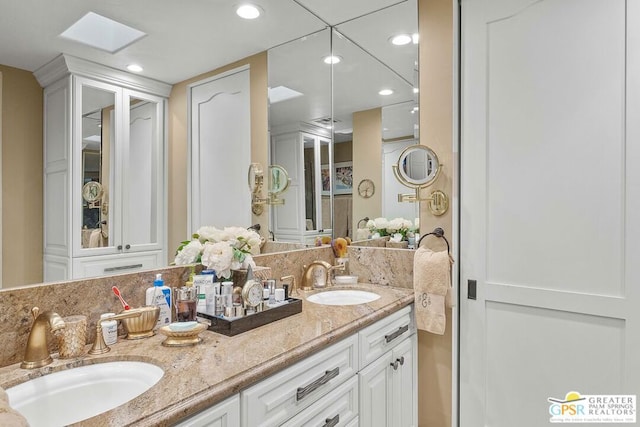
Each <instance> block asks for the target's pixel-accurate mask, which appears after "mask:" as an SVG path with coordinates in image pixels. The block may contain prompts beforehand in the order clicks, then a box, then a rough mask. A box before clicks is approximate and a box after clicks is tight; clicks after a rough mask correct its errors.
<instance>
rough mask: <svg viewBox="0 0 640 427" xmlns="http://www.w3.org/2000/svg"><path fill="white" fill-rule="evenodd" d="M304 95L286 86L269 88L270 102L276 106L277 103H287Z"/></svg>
mask: <svg viewBox="0 0 640 427" xmlns="http://www.w3.org/2000/svg"><path fill="white" fill-rule="evenodd" d="M302 95H304V94H302V93H300V92H298V91H296V90H293V89H290V88H288V87H286V86H276V87H270V88H269V102H270V103H271V104H275V103H276V102H281V101H286V100H287V99H292V98H297V97H299V96H302Z"/></svg>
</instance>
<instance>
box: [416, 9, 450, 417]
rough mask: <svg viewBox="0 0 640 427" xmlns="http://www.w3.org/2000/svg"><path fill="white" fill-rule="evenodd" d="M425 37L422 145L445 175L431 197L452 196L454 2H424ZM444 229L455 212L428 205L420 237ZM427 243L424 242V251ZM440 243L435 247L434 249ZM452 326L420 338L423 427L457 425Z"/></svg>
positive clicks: (422, 33)
mask: <svg viewBox="0 0 640 427" xmlns="http://www.w3.org/2000/svg"><path fill="white" fill-rule="evenodd" d="M418 26H419V32H420V144H423V145H427V146H429V147H431V148H432V149H433V150H434V151H435V152H436V154H437V155H438V158H439V160H440V162H441V163H442V164H444V167H443V170H442V173H441V175H440V177H439V178H438V180H437V181H436V183H435V184H434V185H433V186H431V187H429V192H430V191H433V190H436V189H438V190H442V191H444V192H445V193H446V194H447V195H448V196H451V194H452V188H453V187H452V177H453V173H454V170H453V141H452V138H453V133H452V131H453V3H452V2H451V1H450V0H419V2H418ZM435 227H442V228H443V229H444V230H445V235H447V236H449V240H451V239H450V238H451V235H452V233H451V227H452V212H451V210H449V211H448V212H447V213H446V214H445V215H442V216H440V217H435V216H433V215H432V214H431V213H430V212H429V210H428V208H427V204H426V203H421V205H420V231H421V233H426V232H429V231H432V230H433V229H434V228H435ZM425 244H427V242H423V245H425ZM437 244H438V243H437V242H433V243H432V245H433V249H441V248H442V247H437V246H436V245H437ZM451 329H452V323H451V310H450V309H448V310H447V329H446V333H445V335H442V336H440V335H433V334H430V333H428V332H419V333H418V359H419V363H418V384H419V390H418V408H419V414H418V418H419V424H420V425H421V426H429V427H440V426H442V427H445V426H450V425H451V402H452V400H451V380H452V376H451V373H452V363H451V357H452V344H453V343H452V333H451Z"/></svg>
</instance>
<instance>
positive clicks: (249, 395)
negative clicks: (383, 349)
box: [241, 335, 358, 427]
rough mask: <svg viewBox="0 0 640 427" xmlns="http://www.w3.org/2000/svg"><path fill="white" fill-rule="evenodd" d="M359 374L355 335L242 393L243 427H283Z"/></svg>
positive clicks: (352, 408) (332, 394)
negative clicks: (279, 426) (281, 426)
mask: <svg viewBox="0 0 640 427" xmlns="http://www.w3.org/2000/svg"><path fill="white" fill-rule="evenodd" d="M357 372H358V340H357V335H353V336H351V337H349V338H346V339H344V340H342V341H340V342H338V343H336V344H334V345H332V346H331V347H329V348H326V349H324V350H322V351H320V352H318V353H316V354H314V355H313V356H310V357H307V358H306V359H304V360H302V361H300V362H298V363H296V364H294V365H292V366H290V367H288V368H287V369H285V370H283V371H280V372H278V373H277V374H275V375H272V376H271V377H269V378H267V379H265V380H263V381H261V382H259V383H258V384H256V385H254V386H251V387H249V388H248V389H246V390H244V391H242V393H241V408H242V417H241V418H242V426H243V427H255V426H278V425H281V424H282V423H283V422H284V421H286V420H288V419H290V418H291V417H293V416H295V415H296V414H298V413H300V412H301V411H302V410H303V409H305V408H308V407H309V406H311V405H312V404H314V403H315V402H316V401H318V399H320V398H321V397H323V396H325V395H327V394H330V395H331V396H333V397H335V396H334V393H335V389H336V387H337V386H339V385H340V384H342V383H344V382H345V381H347V380H348V379H350V378H353V377H355V375H356V374H357ZM350 397H353V394H351V395H350ZM355 409H356V408H354V407H353V406H351V410H355ZM355 412H356V414H357V410H355ZM354 415H355V414H354Z"/></svg>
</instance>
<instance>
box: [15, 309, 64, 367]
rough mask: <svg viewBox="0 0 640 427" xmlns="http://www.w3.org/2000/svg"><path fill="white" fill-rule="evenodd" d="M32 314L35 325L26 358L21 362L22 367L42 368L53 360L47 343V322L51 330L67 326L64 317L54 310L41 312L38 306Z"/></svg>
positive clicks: (25, 352) (30, 333)
mask: <svg viewBox="0 0 640 427" xmlns="http://www.w3.org/2000/svg"><path fill="white" fill-rule="evenodd" d="M31 314H32V315H33V326H31V332H29V338H28V340H27V348H26V349H25V351H24V360H23V362H22V363H21V364H20V367H21V368H22V369H35V368H40V367H42V366H46V365H48V364H49V363H51V362H53V359H52V358H51V354H49V347H48V345H47V329H46V327H47V324H48V325H49V327H50V328H51V332H55V331H58V330H60V329H63V328H64V327H65V324H64V320H62V317H60V315H59V314H58V313H55V312H53V311H45V312H44V313H40V309H39V308H38V307H33V308H32V309H31Z"/></svg>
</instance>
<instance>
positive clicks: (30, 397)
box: [7, 361, 164, 427]
mask: <svg viewBox="0 0 640 427" xmlns="http://www.w3.org/2000/svg"><path fill="white" fill-rule="evenodd" d="M163 375H164V371H163V370H162V369H161V368H160V367H158V366H156V365H153V364H151V363H145V362H130V361H118V362H107V363H98V364H95V365H87V366H81V367H78V368H72V369H67V370H64V371H60V372H54V373H52V374H48V375H45V376H42V377H38V378H34V379H32V380H29V381H27V382H24V383H22V384H18V385H17V386H15V387H11V388H9V389H7V394H8V395H9V403H10V405H11V407H12V408H14V409H15V410H17V411H19V412H20V413H21V414H22V415H24V416H25V418H26V419H27V421H28V422H29V425H30V426H31V427H39V426H63V425H68V424H72V423H77V422H79V421H82V420H85V419H87V418H91V417H94V416H96V415H98V414H101V413H103V412H106V411H108V410H110V409H113V408H115V407H117V406H120V405H122V404H123V403H126V402H128V401H129V400H131V399H133V398H134V397H137V396H139V395H141V394H142V393H144V392H145V391H147V390H148V389H150V388H151V387H152V386H153V385H154V384H156V383H157V382H158V381H160V378H162V376H163Z"/></svg>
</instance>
